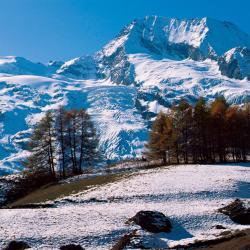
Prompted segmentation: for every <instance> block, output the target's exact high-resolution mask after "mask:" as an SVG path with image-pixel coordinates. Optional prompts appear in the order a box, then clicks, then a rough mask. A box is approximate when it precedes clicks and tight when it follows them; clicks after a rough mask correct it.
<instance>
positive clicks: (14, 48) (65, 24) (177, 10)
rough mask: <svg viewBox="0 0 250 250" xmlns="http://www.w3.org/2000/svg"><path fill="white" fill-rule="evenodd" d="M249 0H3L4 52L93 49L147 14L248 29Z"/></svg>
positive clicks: (58, 53) (72, 53) (40, 57)
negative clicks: (220, 22)
mask: <svg viewBox="0 0 250 250" xmlns="http://www.w3.org/2000/svg"><path fill="white" fill-rule="evenodd" d="M249 10H250V1H249V0H238V1H236V0H179V1H178V0H177V1H176V0H171V1H169V0H0V24H1V25H0V27H1V28H0V55H18V56H24V57H26V58H28V59H31V60H34V61H41V62H47V61H49V60H50V59H52V60H67V59H71V58H73V57H77V56H81V55H85V54H92V53H93V52H95V51H97V50H98V49H100V48H101V47H102V46H103V45H105V44H106V43H107V42H108V41H109V40H110V39H112V38H113V37H114V36H116V35H117V33H118V32H119V31H120V30H121V28H122V27H123V26H124V25H126V24H128V23H129V22H131V21H132V20H133V19H135V18H140V17H143V16H145V15H161V16H167V17H179V18H192V17H204V16H209V17H213V18H217V19H221V20H228V21H231V22H233V23H235V24H237V25H238V26H239V27H240V28H241V29H242V30H244V31H246V32H248V33H249V34H250V15H249Z"/></svg>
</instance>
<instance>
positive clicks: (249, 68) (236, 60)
mask: <svg viewBox="0 0 250 250" xmlns="http://www.w3.org/2000/svg"><path fill="white" fill-rule="evenodd" d="M218 64H219V69H220V71H221V74H222V75H225V76H227V77H229V78H235V79H240V80H242V79H243V78H245V77H246V78H247V79H248V80H249V79H250V49H248V48H240V47H239V48H234V49H232V50H230V51H228V52H227V53H225V54H224V56H222V57H220V58H219V59H218Z"/></svg>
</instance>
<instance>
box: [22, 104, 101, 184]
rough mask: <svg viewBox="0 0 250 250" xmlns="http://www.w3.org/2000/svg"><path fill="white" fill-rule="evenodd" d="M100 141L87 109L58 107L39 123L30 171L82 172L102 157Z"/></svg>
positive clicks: (53, 175)
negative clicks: (99, 146)
mask: <svg viewBox="0 0 250 250" xmlns="http://www.w3.org/2000/svg"><path fill="white" fill-rule="evenodd" d="M98 144H99V140H98V137H97V135H96V131H95V127H94V125H93V123H92V121H91V118H90V116H89V114H88V113H87V112H86V111H85V110H84V109H80V110H65V109H64V108H63V107H59V109H58V110H55V111H54V112H53V113H52V112H47V113H46V115H45V117H44V118H42V119H41V121H40V122H39V123H38V124H37V126H36V128H35V130H34V132H33V133H32V136H31V139H30V153H31V154H30V157H29V158H28V159H27V161H26V163H25V165H26V167H27V168H28V170H29V172H30V173H32V174H44V175H45V174H46V175H49V176H50V177H51V178H52V179H55V178H57V177H60V178H66V177H67V176H68V175H75V174H80V173H82V171H83V167H85V166H88V167H89V166H91V165H93V164H94V163H96V162H97V161H98V160H99V157H100V154H99V151H98ZM58 173H59V176H58Z"/></svg>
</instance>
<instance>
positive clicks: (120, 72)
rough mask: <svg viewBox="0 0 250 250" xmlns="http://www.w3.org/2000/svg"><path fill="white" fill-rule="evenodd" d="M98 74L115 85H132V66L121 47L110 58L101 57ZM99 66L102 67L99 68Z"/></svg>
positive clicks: (133, 74) (133, 73)
mask: <svg viewBox="0 0 250 250" xmlns="http://www.w3.org/2000/svg"><path fill="white" fill-rule="evenodd" d="M98 60H99V63H98V64H99V68H98V74H100V75H104V76H105V77H110V79H111V80H112V81H113V82H115V83H118V84H119V83H120V84H125V85H130V84H133V83H134V76H135V72H134V66H133V65H132V64H131V63H130V62H129V60H128V57H127V54H126V52H125V50H124V48H123V47H120V48H118V49H117V50H116V52H115V53H113V54H112V55H110V56H105V55H104V56H101V58H99V59H98ZM100 65H102V66H101V67H100Z"/></svg>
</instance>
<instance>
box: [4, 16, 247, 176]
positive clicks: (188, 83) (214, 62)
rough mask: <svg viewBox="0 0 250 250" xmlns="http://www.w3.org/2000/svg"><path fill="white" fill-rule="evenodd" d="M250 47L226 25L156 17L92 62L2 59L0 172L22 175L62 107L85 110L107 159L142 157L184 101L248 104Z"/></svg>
mask: <svg viewBox="0 0 250 250" xmlns="http://www.w3.org/2000/svg"><path fill="white" fill-rule="evenodd" d="M207 22H208V23H210V24H209V25H210V26H212V28H213V32H212V31H211V29H212V28H210V33H209V35H207V34H208V32H209V31H208V30H207V29H208V28H207V24H206V23H207ZM211 23H212V24H214V23H215V24H216V25H212V24H211ZM214 26H216V27H214ZM218 27H219V28H218ZM221 27H222V28H221ZM221 29H222V31H223V32H222V31H221ZM219 31H220V32H219ZM229 31H230V32H231V33H230V32H229ZM211 32H212V35H211ZM225 34H227V36H229V35H230V34H231V35H230V37H231V38H230V39H226V40H227V41H226V42H224V43H223V46H222V45H221V44H219V45H217V43H222V42H221V41H223V40H225V38H227V36H224V35H225ZM173 41H175V42H173ZM183 41H187V43H185V42H183ZM204 41H205V42H204ZM209 41H210V43H211V44H210V43H209ZM194 45H197V46H196V47H195V46H194ZM208 45H209V46H208ZM231 46H234V47H232V48H231ZM249 49H250V38H249V35H247V34H246V33H245V32H241V31H240V30H239V28H238V27H237V26H235V25H233V24H230V23H228V22H220V21H217V20H214V19H208V18H203V19H191V21H190V20H180V19H178V20H177V19H171V18H164V17H161V18H158V17H157V18H156V17H152V16H151V17H145V18H144V19H139V21H133V22H132V23H130V24H129V25H127V26H126V27H125V28H124V29H123V30H122V31H121V32H120V34H119V35H118V36H117V37H116V38H114V39H113V40H111V41H110V42H109V43H108V44H107V45H105V46H104V47H103V49H101V50H99V51H98V52H96V53H95V54H94V55H92V56H81V57H78V58H75V59H72V60H70V61H67V62H57V61H55V62H53V61H52V62H50V63H48V64H47V65H43V64H39V63H38V64H37V63H32V62H30V61H29V60H27V59H24V58H23V59H20V58H19V57H0V95H1V99H0V110H1V114H0V172H1V171H2V173H11V172H13V171H16V170H20V169H22V166H21V165H20V160H21V159H23V158H25V157H26V156H27V151H26V150H25V144H26V143H27V140H28V137H29V134H30V132H31V131H32V128H33V126H34V125H35V123H36V122H37V121H39V119H40V118H41V117H42V115H43V114H44V113H45V112H46V111H47V110H54V109H56V108H57V107H58V106H59V105H63V106H65V107H66V108H68V109H69V108H85V109H87V110H88V112H89V113H90V115H91V116H92V119H93V121H94V122H95V124H96V127H97V132H98V134H99V135H100V148H101V150H102V151H103V152H104V154H105V156H106V158H107V159H109V160H111V161H119V160H122V159H129V158H135V157H140V156H141V153H142V151H143V147H144V143H145V142H146V140H147V137H148V129H149V128H150V125H151V124H152V122H153V120H154V119H155V116H156V115H157V113H158V112H160V111H166V110H168V108H169V107H170V106H171V105H172V104H173V103H175V102H177V101H178V100H180V99H181V98H186V99H187V100H188V101H190V102H191V103H194V102H195V101H196V100H197V98H198V97H200V96H203V97H204V98H206V99H207V100H212V99H213V98H214V97H216V96H219V95H224V96H225V98H226V99H227V100H228V102H230V103H235V104H242V103H244V102H248V101H249V100H250V84H249V83H250V82H249V73H250V72H249V71H250V60H249V58H250V57H249V55H250V54H249ZM224 51H225V52H224ZM221 53H223V54H221Z"/></svg>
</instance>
